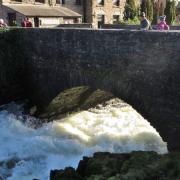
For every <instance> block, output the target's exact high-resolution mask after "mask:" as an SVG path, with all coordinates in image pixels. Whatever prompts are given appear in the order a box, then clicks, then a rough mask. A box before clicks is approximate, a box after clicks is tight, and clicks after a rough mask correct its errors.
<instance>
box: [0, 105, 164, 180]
mask: <svg viewBox="0 0 180 180" xmlns="http://www.w3.org/2000/svg"><path fill="white" fill-rule="evenodd" d="M16 106H17V105H16ZM22 117H23V115H22V114H21V113H18V115H17V114H14V113H10V112H8V111H7V110H3V111H1V112H0V142H1V148H0V176H2V177H3V178H4V179H7V180H32V179H33V178H38V179H40V180H47V179H49V172H50V170H51V169H60V168H64V167H66V166H73V167H77V165H78V162H79V160H80V159H82V156H84V155H86V156H87V155H92V154H93V152H97V151H109V152H131V151H134V150H144V151H156V152H158V153H166V152H167V146H166V143H165V142H163V141H162V138H161V137H160V136H159V134H158V133H157V132H156V130H155V129H154V128H153V127H151V126H150V124H149V122H147V121H146V120H145V119H143V118H142V116H140V115H139V114H138V113H137V112H136V111H135V110H133V109H132V107H131V106H125V107H121V108H119V107H111V106H109V107H106V108H102V109H93V110H90V111H82V112H79V113H76V114H73V115H70V116H68V117H66V118H64V119H61V120H59V121H54V122H51V123H48V124H44V125H43V126H42V127H41V128H38V129H33V128H30V127H28V126H27V125H25V124H24V123H22V119H23V118H22ZM28 118H31V117H26V119H28ZM9 162H12V164H14V165H12V166H11V167H8V163H9Z"/></svg>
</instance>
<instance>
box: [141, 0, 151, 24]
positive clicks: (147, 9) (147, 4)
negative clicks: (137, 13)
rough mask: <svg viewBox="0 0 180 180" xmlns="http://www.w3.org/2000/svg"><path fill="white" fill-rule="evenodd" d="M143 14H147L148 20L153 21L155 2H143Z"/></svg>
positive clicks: (146, 0) (145, 0)
mask: <svg viewBox="0 0 180 180" xmlns="http://www.w3.org/2000/svg"><path fill="white" fill-rule="evenodd" d="M141 12H145V14H146V17H147V19H148V20H150V21H152V20H153V0H142V3H141Z"/></svg>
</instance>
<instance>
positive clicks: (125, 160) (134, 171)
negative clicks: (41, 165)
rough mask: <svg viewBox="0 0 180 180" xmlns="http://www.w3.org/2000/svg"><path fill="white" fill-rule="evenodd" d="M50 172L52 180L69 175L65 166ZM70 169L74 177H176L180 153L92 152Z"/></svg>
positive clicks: (179, 175)
mask: <svg viewBox="0 0 180 180" xmlns="http://www.w3.org/2000/svg"><path fill="white" fill-rule="evenodd" d="M72 169H73V168H72ZM52 172H53V176H51V180H59V179H61V180H67V179H68V178H69V179H70V177H72V176H70V175H69V174H70V173H67V172H68V171H67V169H65V170H56V171H51V174H52ZM72 172H73V177H76V180H81V179H83V180H179V179H180V153H169V154H165V155H158V154H157V153H155V152H142V151H139V152H132V153H125V154H111V153H95V154H94V156H93V157H84V158H83V160H81V161H80V162H79V165H78V168H77V169H76V170H74V169H73V170H72ZM58 178H59V179H58ZM69 179H68V180H69Z"/></svg>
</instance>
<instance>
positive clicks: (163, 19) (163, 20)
mask: <svg viewBox="0 0 180 180" xmlns="http://www.w3.org/2000/svg"><path fill="white" fill-rule="evenodd" d="M157 29H158V30H169V26H168V25H167V23H166V15H164V16H160V23H159V24H158V27H157Z"/></svg>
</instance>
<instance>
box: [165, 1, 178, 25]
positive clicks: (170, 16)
mask: <svg viewBox="0 0 180 180" xmlns="http://www.w3.org/2000/svg"><path fill="white" fill-rule="evenodd" d="M165 14H166V21H167V23H168V24H173V23H174V21H175V19H176V2H175V0H172V1H170V0H167V2H166V8H165Z"/></svg>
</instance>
